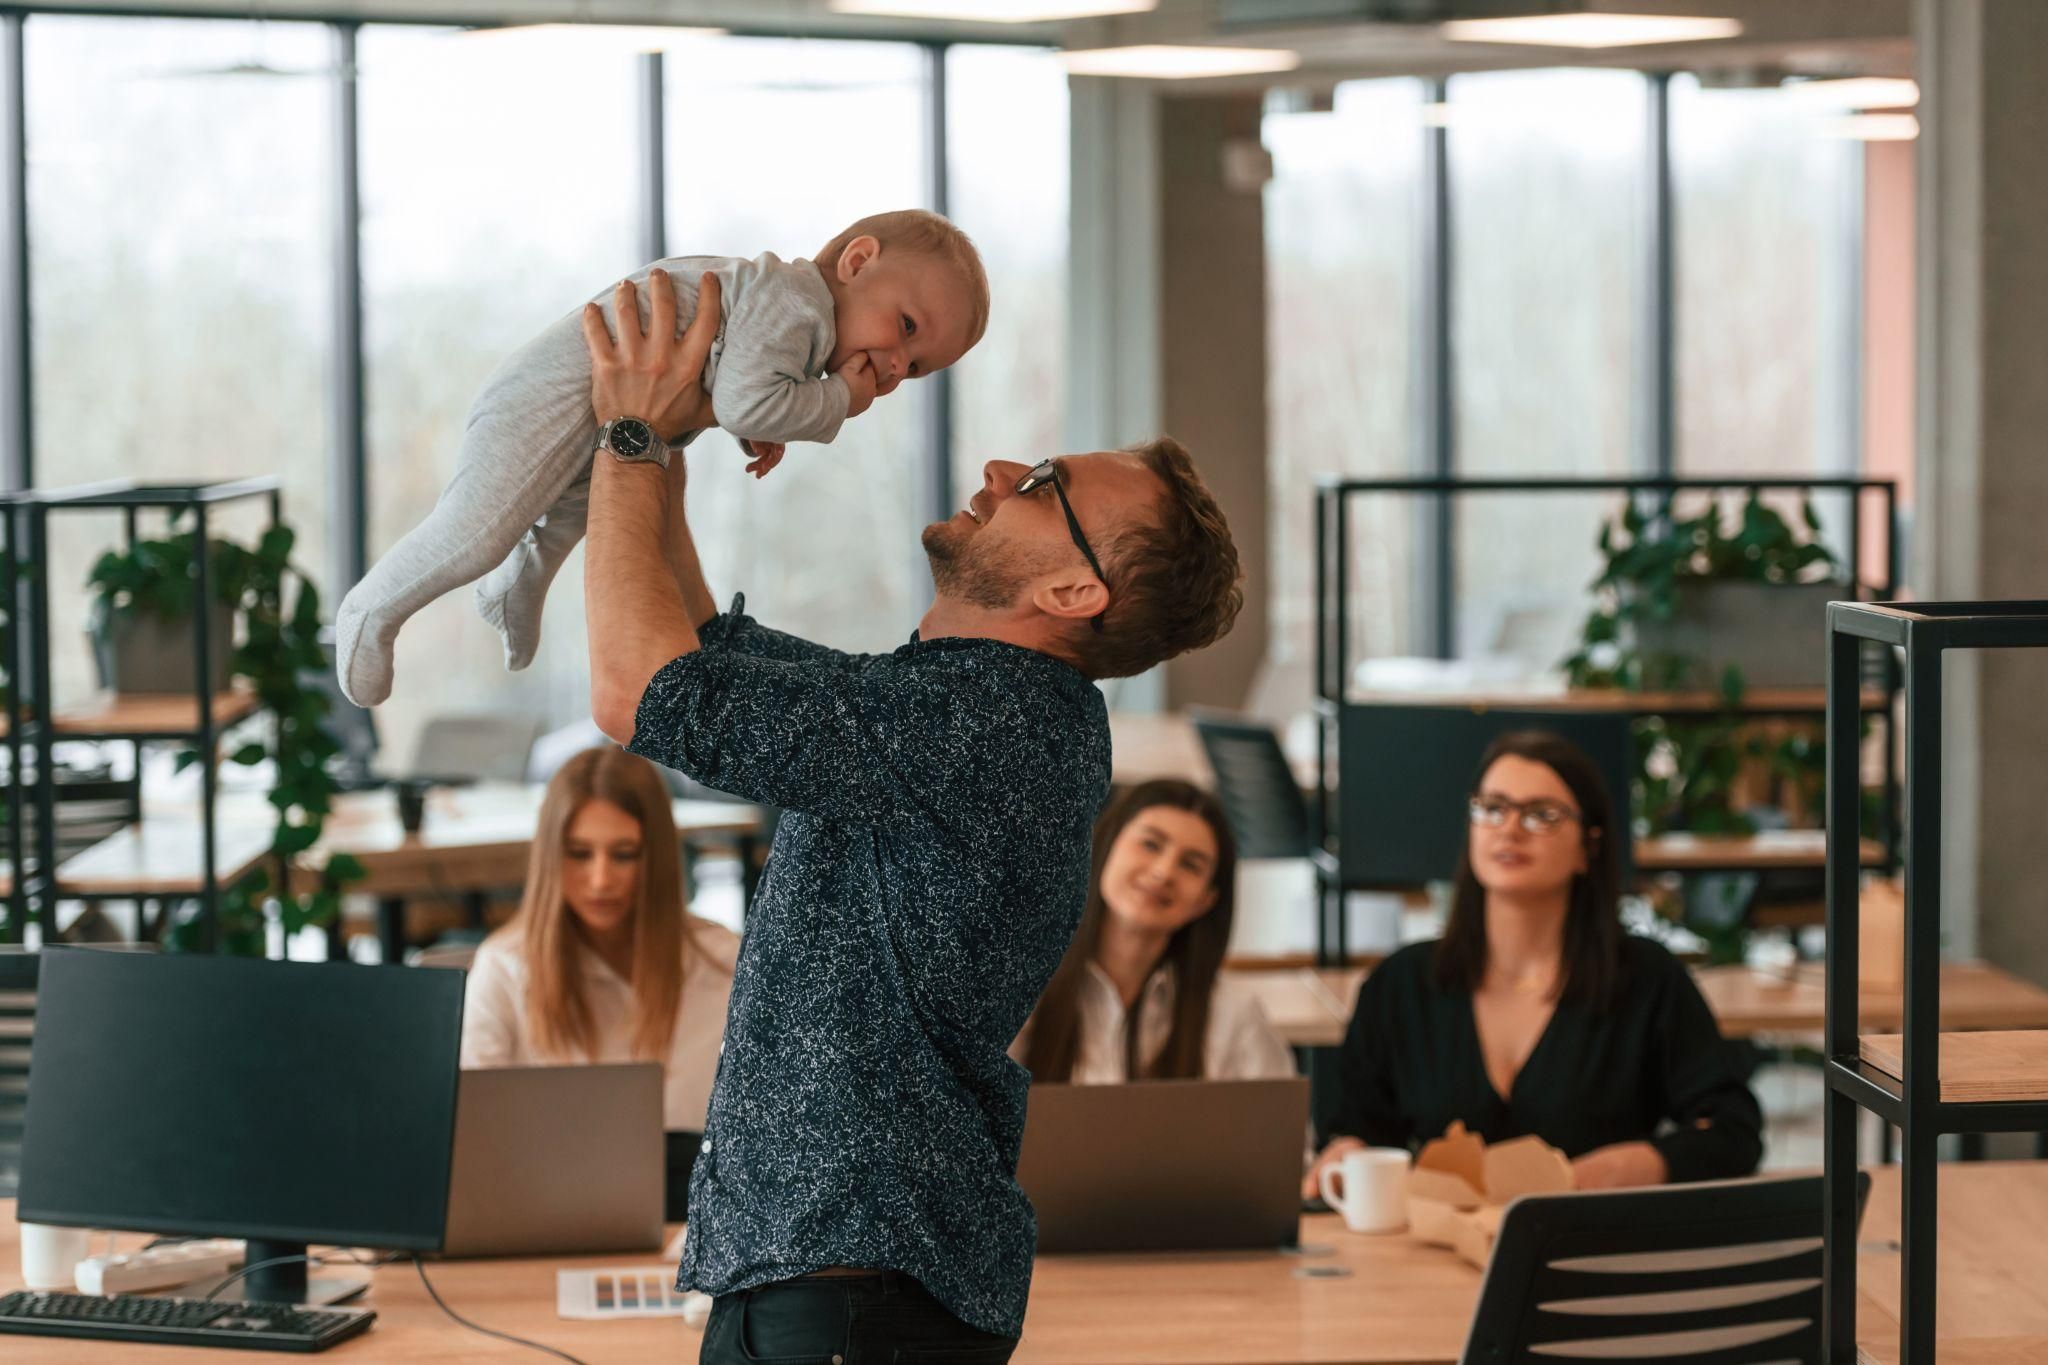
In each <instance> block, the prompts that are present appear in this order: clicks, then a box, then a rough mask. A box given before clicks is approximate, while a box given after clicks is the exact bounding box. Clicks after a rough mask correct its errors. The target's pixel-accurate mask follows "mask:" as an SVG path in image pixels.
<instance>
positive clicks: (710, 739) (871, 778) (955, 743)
mask: <svg viewBox="0 0 2048 1365" xmlns="http://www.w3.org/2000/svg"><path fill="white" fill-rule="evenodd" d="M703 643H704V647H703V648H700V649H698V650H696V651H695V652H693V653H690V654H685V655H683V656H682V657H681V658H678V659H675V660H673V661H672V662H670V663H668V664H666V665H664V666H663V667H662V669H661V670H660V671H659V672H658V673H656V674H655V675H654V678H653V680H652V681H651V682H649V683H648V685H647V691H646V693H645V695H643V696H642V697H641V699H640V707H639V710H638V712H637V714H636V717H635V723H634V727H633V742H632V744H631V746H629V747H631V749H632V751H633V752H634V753H637V754H639V755H641V756H642V757H645V758H651V759H653V760H654V761H655V762H657V763H661V764H665V765H667V766H668V767H671V768H674V769H675V770H676V771H678V772H681V773H686V774H688V775H689V776H691V777H694V778H696V779H697V780H698V781H700V782H702V783H704V784H705V785H706V786H709V787H713V788H715V789H717V790H719V791H722V792H730V793H731V794H732V795H734V796H737V797H740V798H741V799H743V800H748V801H755V802H759V803H761V804H763V805H770V806H780V807H782V808H784V809H785V810H794V811H802V812H806V813H809V814H812V815H818V816H823V817H825V818H828V819H833V820H840V821H845V822H847V823H849V824H855V825H868V826H888V825H903V824H910V823H916V824H920V825H925V826H936V827H938V828H940V829H943V830H951V831H958V832H961V833H962V834H963V835H965V836H969V837H973V838H979V839H985V838H987V837H989V836H990V835H991V834H992V833H994V832H996V831H1004V832H1006V833H1007V832H1009V831H1014V830H1020V829H1026V828H1029V827H1030V826H1031V825H1032V824H1033V823H1034V821H1033V818H1032V817H1033V812H1034V808H1033V805H1032V802H1031V795H1032V793H1033V791H1034V790H1035V791H1037V792H1039V793H1041V794H1042V792H1043V790H1044V785H1045V784H1044V783H1037V782H1031V781H1028V780H1026V779H1028V778H1030V777H1031V775H1032V774H1033V772H1034V771H1037V772H1051V771H1054V765H1056V764H1058V763H1059V755H1058V753H1057V751H1056V747H1055V746H1056V744H1057V736H1056V735H1053V734H1050V733H1047V727H1045V726H1042V725H1040V726H1033V725H1031V724H1030V723H1029V719H1028V717H1017V716H1014V715H1013V714H1012V712H1013V711H1014V710H1015V709H1017V708H1016V706H1015V704H1014V703H1013V701H1012V699H1010V698H1008V697H1007V696H1006V695H1004V694H1001V693H997V692H995V691H993V690H990V689H982V690H980V691H973V692H969V691H967V690H965V689H964V688H963V687H961V686H953V685H949V684H954V683H958V682H959V681H960V680H959V679H958V678H957V676H955V675H951V674H945V675H935V674H929V673H928V674H925V675H923V676H918V675H905V674H904V673H902V672H901V671H899V670H891V671H890V673H889V674H888V676H886V677H884V678H881V679H879V680H878V679H877V678H876V673H875V670H873V669H860V670H850V669H847V668H842V667H837V666H835V665H833V664H831V663H829V662H826V663H820V662H791V661H788V660H784V659H776V658H766V657H762V656H760V655H752V654H747V653H744V652H741V651H739V650H735V649H728V648H724V647H722V646H721V645H720V644H719V643H716V642H714V641H712V640H711V639H710V638H709V637H705V638H704V640H703ZM1034 750H1036V752H1033V751H1034ZM1013 808H1014V809H1013ZM1040 814H1042V812H1040Z"/></svg>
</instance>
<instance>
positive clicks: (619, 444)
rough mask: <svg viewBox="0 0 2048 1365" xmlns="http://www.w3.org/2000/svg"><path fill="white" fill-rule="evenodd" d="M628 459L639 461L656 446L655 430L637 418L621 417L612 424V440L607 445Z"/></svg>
mask: <svg viewBox="0 0 2048 1365" xmlns="http://www.w3.org/2000/svg"><path fill="white" fill-rule="evenodd" d="M607 444H609V445H610V446H611V448H612V449H613V450H615V451H617V452H618V453H619V454H621V455H624V456H626V457H627V458H628V459H638V458H639V457H640V456H642V455H645V454H646V453H647V452H648V451H649V450H650V449H652V448H653V446H654V429H653V428H652V427H650V426H648V425H647V423H645V422H643V421H641V420H640V419H639V418H637V417H621V418H620V419H619V420H618V421H616V422H614V423H612V434H611V439H610V440H609V442H608V443H607Z"/></svg>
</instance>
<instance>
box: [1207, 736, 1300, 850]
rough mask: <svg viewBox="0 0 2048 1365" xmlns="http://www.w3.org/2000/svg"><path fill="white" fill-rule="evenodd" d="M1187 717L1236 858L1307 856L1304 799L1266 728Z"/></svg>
mask: <svg viewBox="0 0 2048 1365" xmlns="http://www.w3.org/2000/svg"><path fill="white" fill-rule="evenodd" d="M1193 719H1194V722H1195V732H1196V733H1197V734H1199V735H1200V736H1201V738H1202V749H1203V751H1204V752H1206V753H1207V754H1208V756H1209V766H1210V768H1212V769H1214V770H1215V773H1216V799H1217V800H1218V801H1220V802H1222V803H1223V812H1224V814H1225V815H1226V816H1228V817H1229V819H1230V831H1231V833H1232V834H1234V835H1236V836H1237V853H1238V856H1239V857H1240V858H1306V857H1308V856H1309V853H1310V852H1311V850H1312V840H1311V839H1310V836H1309V808H1308V802H1307V800H1306V798H1304V797H1303V796H1302V792H1301V783H1300V782H1298V781H1296V780H1295V776H1294V769H1293V768H1292V767H1291V766H1290V765H1289V764H1288V762H1287V754H1286V752H1285V751H1284V750H1282V749H1281V747H1280V737H1279V736H1278V735H1276V734H1274V733H1273V729H1272V727H1271V726H1267V725H1261V724H1259V723H1258V722H1257V721H1250V720H1245V719H1243V718H1241V717H1238V716H1227V715H1217V714H1205V713H1199V712H1198V713H1196V714H1195V716H1194V718H1193Z"/></svg>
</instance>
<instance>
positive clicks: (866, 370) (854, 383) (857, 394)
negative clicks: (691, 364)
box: [705, 351, 895, 417]
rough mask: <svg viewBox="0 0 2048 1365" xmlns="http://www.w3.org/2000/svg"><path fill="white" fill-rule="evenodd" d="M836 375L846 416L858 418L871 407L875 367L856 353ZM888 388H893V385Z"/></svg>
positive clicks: (865, 356)
mask: <svg viewBox="0 0 2048 1365" xmlns="http://www.w3.org/2000/svg"><path fill="white" fill-rule="evenodd" d="M705 354H706V355H709V354H710V352H709V351H707V352H705ZM838 374H839V377H840V378H841V379H843V380H845V381H846V415H847V416H848V417H858V416H860V415H861V414H862V413H864V412H866V411H867V410H868V409H869V408H870V407H871V406H873V404H874V401H875V392H876V388H877V384H878V376H877V375H876V374H875V367H874V366H873V365H870V364H869V363H868V353H867V352H866V351H860V352H858V353H856V354H855V355H854V357H853V359H851V360H849V361H847V362H846V363H845V364H844V365H841V366H840V367H839V370H838ZM889 387H891V388H894V387H895V385H893V384H892V385H890V386H889Z"/></svg>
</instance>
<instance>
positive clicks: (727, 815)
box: [300, 782, 761, 896]
mask: <svg viewBox="0 0 2048 1365" xmlns="http://www.w3.org/2000/svg"><path fill="white" fill-rule="evenodd" d="M545 791H546V788H545V787H543V786H541V785H540V784H537V783H526V782H481V783H478V784H476V785H475V786H469V787H444V788H439V789H437V790H434V791H432V792H429V793H428V794H427V808H426V817H425V819H424V820H423V821H422V822H421V825H420V832H419V833H418V834H407V833H406V832H405V828H404V826H402V825H400V824H399V821H398V798H397V796H396V795H395V794H394V793H392V792H391V791H390V790H388V789H382V790H377V791H367V792H349V793H346V794H344V795H342V796H341V797H339V798H337V799H336V800H335V803H334V810H333V812H332V813H331V814H330V815H329V816H328V817H327V828H326V831H325V832H324V833H323V834H322V836H321V839H320V842H319V843H318V844H315V845H314V846H313V847H312V848H311V849H309V850H308V851H307V852H306V853H305V854H303V855H301V857H300V866H301V867H302V868H318V867H322V866H325V864H326V862H327V859H328V858H330V857H332V856H334V855H335V854H337V853H347V854H350V855H352V856H353V857H355V859H356V860H357V861H358V862H360V863H362V865H363V871H364V874H365V876H364V879H363V880H362V881H361V882H356V883H351V884H350V888H349V889H350V890H352V891H365V892H368V893H370V894H373V895H381V896H391V895H400V894H404V893H408V892H412V893H434V892H441V891H449V890H458V891H459V890H470V889H473V888H480V887H495V886H515V885H517V884H519V883H520V882H521V881H523V880H525V877H526V858H527V852H528V850H529V848H530V847H531V845H532V843H533V832H534V829H535V828H536V826H537V825H538V824H539V821H540V804H541V797H542V795H543V793H544V792H545ZM672 809H673V812H674V815H675V822H676V828H677V829H678V830H679V831H680V832H681V833H682V835H683V837H685V838H691V837H693V836H709V835H743V834H752V833H754V832H755V831H756V830H758V829H759V828H760V825H761V808H760V807H759V806H751V805H744V804H741V803H738V802H731V801H676V802H674V803H673V806H672Z"/></svg>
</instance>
